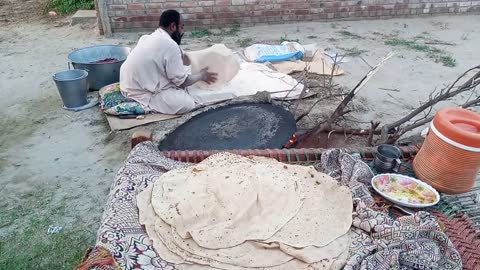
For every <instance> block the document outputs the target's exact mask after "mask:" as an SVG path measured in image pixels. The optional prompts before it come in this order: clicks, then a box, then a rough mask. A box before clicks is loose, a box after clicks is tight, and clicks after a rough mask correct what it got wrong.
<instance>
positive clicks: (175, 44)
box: [120, 10, 217, 114]
mask: <svg viewBox="0 0 480 270" xmlns="http://www.w3.org/2000/svg"><path fill="white" fill-rule="evenodd" d="M182 36H183V20H182V17H181V16H180V13H178V12H177V11H175V10H167V11H165V12H163V13H162V15H161V16H160V28H158V29H157V30H156V31H155V32H153V33H152V34H150V35H145V36H142V37H141V38H140V40H139V41H138V44H137V46H136V47H135V48H134V49H133V50H132V52H131V53H130V55H129V56H128V57H127V60H126V61H125V63H124V64H123V65H122V67H121V69H120V89H121V91H122V94H123V95H124V96H125V97H128V98H131V99H133V100H135V101H137V102H139V103H140V104H142V106H144V107H145V108H146V109H149V110H151V111H154V112H159V113H165V114H182V113H186V112H189V111H191V110H193V109H194V108H195V101H194V100H193V98H192V97H191V96H190V95H189V94H188V93H187V91H185V88H186V87H187V86H190V85H192V84H194V83H196V82H198V81H204V82H206V83H214V82H215V81H216V80H217V74H215V73H211V72H208V71H207V69H204V70H202V71H200V72H199V73H197V74H189V73H188V69H187V67H186V66H184V64H187V65H188V64H189V63H188V62H189V61H188V59H187V57H186V56H185V57H184V56H183V53H182V51H181V50H180V47H179V45H180V42H181V40H182Z"/></svg>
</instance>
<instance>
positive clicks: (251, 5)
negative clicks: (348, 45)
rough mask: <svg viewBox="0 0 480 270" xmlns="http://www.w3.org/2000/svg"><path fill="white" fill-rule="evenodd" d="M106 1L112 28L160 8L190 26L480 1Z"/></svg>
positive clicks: (450, 7)
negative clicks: (174, 13)
mask: <svg viewBox="0 0 480 270" xmlns="http://www.w3.org/2000/svg"><path fill="white" fill-rule="evenodd" d="M98 1H106V6H107V10H108V15H109V20H110V25H111V28H112V31H113V32H120V31H140V30H151V29H155V28H156V27H157V25H158V19H159V16H160V14H161V13H162V11H163V10H166V9H176V10H178V11H180V12H181V13H182V14H183V18H184V19H185V20H186V21H187V23H188V25H189V26H199V27H207V26H221V25H226V24H235V23H240V24H242V25H255V24H265V23H286V22H296V21H326V20H342V19H343V20H345V19H371V18H378V19H382V18H392V17H405V16H418V15H435V14H448V13H451V14H454V13H469V12H480V1H450V0H400V1H396V0H353V1H351V0H342V1H331V0H199V1H194V0H98Z"/></svg>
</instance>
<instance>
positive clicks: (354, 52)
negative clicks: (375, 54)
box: [341, 47, 368, 57]
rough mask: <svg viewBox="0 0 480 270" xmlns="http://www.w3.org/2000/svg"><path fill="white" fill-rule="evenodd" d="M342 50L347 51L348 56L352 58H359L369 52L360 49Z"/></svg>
mask: <svg viewBox="0 0 480 270" xmlns="http://www.w3.org/2000/svg"><path fill="white" fill-rule="evenodd" d="M341 49H342V50H344V51H345V55H346V56H351V57H358V56H360V55H362V54H364V53H366V52H368V51H367V50H363V49H359V48H358V47H353V48H341Z"/></svg>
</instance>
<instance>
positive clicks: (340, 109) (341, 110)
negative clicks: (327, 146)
mask: <svg viewBox="0 0 480 270" xmlns="http://www.w3.org/2000/svg"><path fill="white" fill-rule="evenodd" d="M394 55H395V54H394V53H393V52H390V53H389V54H388V55H387V56H385V57H384V58H383V59H382V61H380V63H378V64H377V65H376V66H374V67H373V68H372V69H370V71H369V72H368V73H367V74H366V75H365V76H364V77H363V78H362V79H361V80H360V81H359V82H358V83H357V85H356V86H355V87H354V88H353V89H352V90H351V91H350V92H349V93H348V94H347V95H346V96H345V98H344V99H343V100H342V102H341V103H340V104H339V105H338V106H337V108H336V109H335V110H334V111H333V113H332V114H331V115H330V117H329V118H328V119H327V120H326V121H324V122H322V123H320V124H318V125H317V126H316V127H315V128H313V129H312V131H311V132H310V133H309V134H307V135H305V137H304V138H303V140H304V141H310V140H314V138H315V137H318V136H319V135H320V133H322V132H324V131H325V130H327V129H331V126H332V124H333V123H335V121H337V119H338V118H339V117H342V116H344V115H345V114H347V113H349V112H350V110H346V108H347V105H348V103H349V102H350V101H352V99H353V97H354V96H355V95H356V94H357V93H358V92H359V91H360V90H361V89H362V88H363V86H365V84H367V82H368V81H369V80H370V79H371V78H372V77H373V76H374V75H375V74H376V73H377V72H378V71H379V70H380V68H381V67H382V66H383V65H384V64H385V63H386V62H387V61H388V60H389V59H390V58H392V57H393V56H394Z"/></svg>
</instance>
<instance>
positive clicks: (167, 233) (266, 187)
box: [137, 153, 352, 270]
mask: <svg viewBox="0 0 480 270" xmlns="http://www.w3.org/2000/svg"><path fill="white" fill-rule="evenodd" d="M137 203H138V208H139V212H140V223H141V224H143V225H145V228H146V230H147V233H148V235H149V237H150V238H151V239H152V241H153V246H154V248H155V249H156V251H157V253H158V254H159V255H160V257H162V258H163V259H165V260H167V261H169V262H172V263H175V264H177V268H179V269H199V268H202V269H203V268H217V269H227V270H230V269H232V270H237V269H250V268H260V269H272V270H273V269H275V270H277V269H279V270H280V269H282V270H283V269H340V268H341V267H343V265H344V263H345V262H346V259H347V257H348V249H349V245H350V236H349V233H348V231H349V228H350V225H351V223H352V197H351V192H350V190H349V189H348V188H347V187H343V186H339V185H338V184H337V182H336V181H335V180H334V179H332V178H331V177H329V176H327V175H325V174H322V173H319V172H317V171H316V170H315V169H314V168H312V167H304V166H297V165H286V164H283V163H280V162H278V161H276V160H273V159H267V158H259V157H242V156H238V155H234V154H228V153H222V154H216V155H213V156H211V157H209V158H208V159H206V160H204V161H203V162H201V163H199V164H197V165H194V166H191V167H188V168H184V169H178V170H172V171H169V172H168V173H165V174H163V175H162V176H161V177H159V178H158V179H157V180H156V181H155V183H154V184H153V185H150V186H149V187H148V188H147V189H145V190H144V191H143V192H141V193H140V194H139V195H138V197H137Z"/></svg>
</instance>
